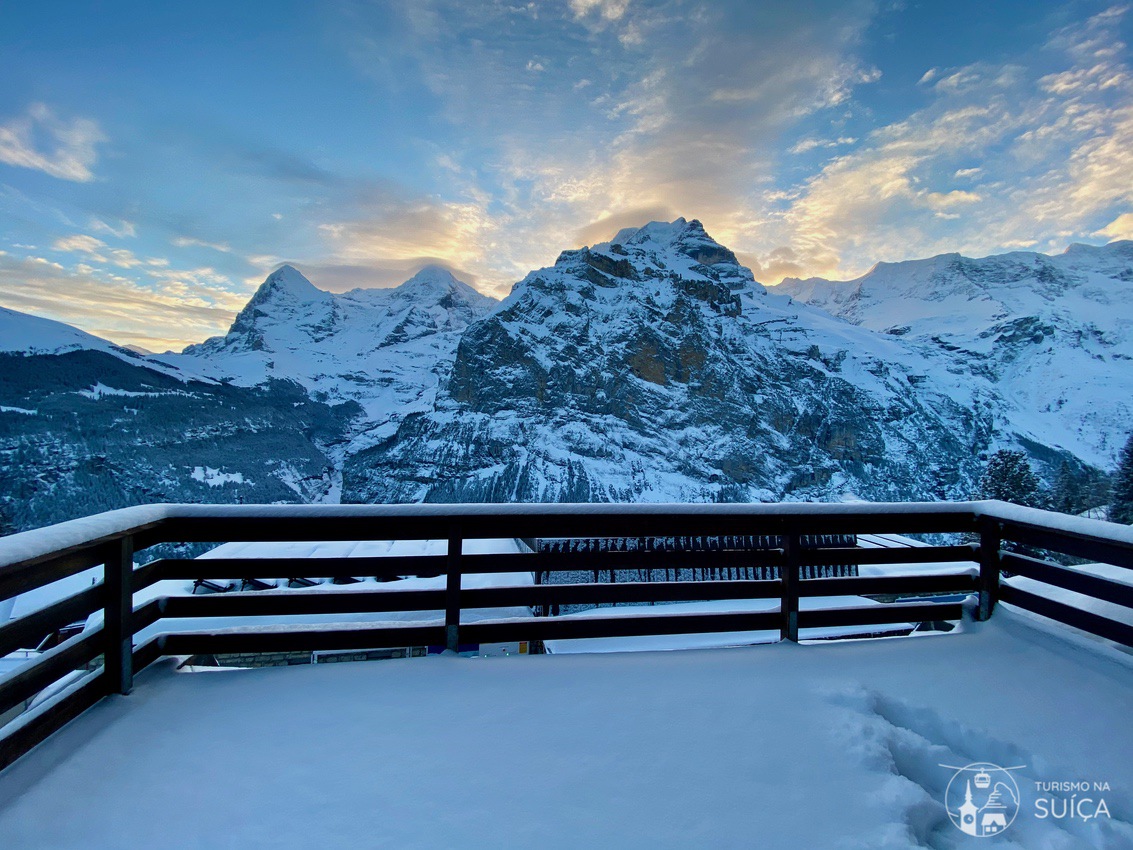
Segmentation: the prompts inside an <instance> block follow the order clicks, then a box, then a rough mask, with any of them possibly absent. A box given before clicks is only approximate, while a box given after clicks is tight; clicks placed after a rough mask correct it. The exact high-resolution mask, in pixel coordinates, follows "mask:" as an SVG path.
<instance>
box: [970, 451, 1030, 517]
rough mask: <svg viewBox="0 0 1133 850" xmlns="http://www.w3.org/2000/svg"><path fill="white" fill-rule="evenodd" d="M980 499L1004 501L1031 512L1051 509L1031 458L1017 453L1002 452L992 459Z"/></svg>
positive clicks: (983, 481) (983, 478)
mask: <svg viewBox="0 0 1133 850" xmlns="http://www.w3.org/2000/svg"><path fill="white" fill-rule="evenodd" d="M976 495H977V496H978V497H979V498H981V499H1001V500H1003V501H1004V502H1013V503H1015V504H1016V505H1025V506H1026V507H1029V508H1044V507H1046V506H1047V499H1046V494H1045V493H1043V489H1042V483H1041V482H1040V481H1039V478H1038V476H1037V475H1035V473H1034V470H1032V469H1031V465H1030V463H1028V462H1027V456H1026V455H1025V454H1023V453H1022V452H1020V451H1016V450H1014V449H1000V450H999V451H997V452H995V454H993V455H992V456H991V457H990V458H988V461H987V468H986V469H985V470H984V474H983V477H982V478H980V485H979V492H978V493H977V494H976Z"/></svg>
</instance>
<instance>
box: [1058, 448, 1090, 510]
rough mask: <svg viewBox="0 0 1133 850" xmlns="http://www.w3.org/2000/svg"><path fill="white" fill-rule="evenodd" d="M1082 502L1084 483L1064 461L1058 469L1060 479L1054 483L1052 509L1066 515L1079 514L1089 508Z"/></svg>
mask: <svg viewBox="0 0 1133 850" xmlns="http://www.w3.org/2000/svg"><path fill="white" fill-rule="evenodd" d="M1082 501H1083V494H1082V481H1081V479H1080V478H1079V477H1078V476H1077V475H1075V474H1074V471H1073V470H1072V469H1071V468H1070V464H1069V463H1067V462H1066V461H1062V465H1061V466H1060V467H1059V468H1058V478H1057V479H1056V480H1055V482H1054V498H1053V505H1052V507H1053V508H1054V509H1055V510H1056V511H1059V512H1061V513H1064V514H1079V513H1081V512H1082V511H1083V510H1085V508H1086V507H1088V506H1086V505H1083V504H1082Z"/></svg>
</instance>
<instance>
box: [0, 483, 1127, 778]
mask: <svg viewBox="0 0 1133 850" xmlns="http://www.w3.org/2000/svg"><path fill="white" fill-rule="evenodd" d="M867 533H905V534H908V533H920V534H933V535H955V536H956V539H964V540H970V541H973V542H970V543H962V544H956V545H937V546H923V547H915V548H900V549H892V548H878V549H862V548H855V547H835V548H825V549H822V548H806V547H804V546H803V545H802V543H803V538H804V536H807V535H811V536H813V535H840V534H867ZM658 535H666V536H675V535H687V536H690V537H709V536H711V537H721V536H729V535H765V536H772V537H774V538H776V540H777V542H778V544H779V545H778V546H777V547H774V548H771V549H766V550H760V551H751V550H729V549H727V548H720V549H717V550H714V551H700V552H666V551H629V552H626V551H605V552H601V551H598V552H595V551H590V552H561V553H555V554H546V553H544V554H540V553H534V552H528V553H516V554H498V555H482V554H468V553H466V552H465V551H464V550H465V546H464V544H465V541H466V540H470V539H477V538H500V537H506V538H520V539H531V538H556V539H563V538H589V539H595V538H615V537H616V538H626V537H649V536H658ZM438 539H440V540H447V541H448V545H447V553H446V554H444V555H423V556H414V557H383V558H317V559H280V558H251V559H221V558H213V559H194V560H177V559H157V560H153V561H150V562H148V563H144V564H143V565H141V566H136V565H135V563H136V560H137V556H138V554H139V553H142V552H144V550H146V549H148V548H150V547H152V546H155V545H157V544H167V543H200V542H215V541H229V542H234V541H304V540H305V541H334V540H438ZM1023 552H1027V553H1029V554H1023ZM1052 553H1053V554H1052ZM1040 554H1041V556H1040ZM1058 556H1069V557H1070V558H1080V559H1084V560H1087V561H1094V562H1104V563H1107V564H1113V565H1116V566H1118V567H1122V568H1126V569H1133V529H1129V528H1126V527H1123V526H1117V525H1113V524H1110V523H1103V522H1098V521H1094V520H1081V519H1076V518H1071V517H1064V516H1061V515H1058V514H1051V513H1047V512H1044V511H1037V510H1033V509H1027V508H1019V507H1016V506H1013V505H1007V504H1005V503H1002V502H966V503H918V504H887V505H876V504H874V505H871V504H855V505H814V504H790V505H685V506H676V505H402V506H360V505H359V506H299V507H295V506H289V507H284V506H279V507H260V506H194V505H157V506H147V507H139V508H128V509H125V510H121V511H114V512H111V513H108V514H102V515H100V516H98V517H92V518H89V519H86V520H77V521H75V522H71V523H64V524H62V525H59V526H55V527H52V528H49V529H41V530H38V531H33V532H27V533H24V534H17V535H13V536H11V537H8V538H5V539H3V540H0V602H2V601H4V600H6V599H9V598H12V597H14V596H16V595H18V594H21V593H25V592H27V591H30V590H33V589H35V588H39V587H42V586H44V585H47V584H50V583H52V582H55V581H59V580H61V579H64V578H67V577H69V576H72V575H75V574H77V573H80V572H82V571H84V570H88V569H90V568H92V567H97V566H99V565H102V566H103V581H102V582H100V583H96V584H94V585H92V586H91V587H89V588H86V589H84V590H82V591H81V592H78V593H75V594H74V595H72V596H69V597H67V598H65V599H63V600H61V601H58V602H55V603H54V604H51V605H49V606H48V607H45V608H43V609H41V610H39V611H36V612H34V613H32V614H29V615H27V616H23V617H20V618H18V619H15V620H12V621H10V622H8V623H6V624H3V625H0V656H4V655H5V654H7V653H9V652H12V651H13V650H16V649H19V648H21V647H27V646H29V645H35V644H36V643H37V642H38V641H39V640H40V639H41V638H42V637H43V636H44V635H46V634H49V633H53V632H55V631H57V630H59V629H61V628H63V627H65V626H66V625H67V624H69V623H74V622H75V621H76V620H82V619H84V618H86V617H87V616H88V615H90V614H92V613H94V612H96V611H99V610H101V611H102V612H103V623H102V625H101V626H98V627H96V628H93V629H88V630H86V631H83V632H82V633H80V634H78V635H75V636H73V637H71V638H69V639H66V640H64V641H62V642H61V643H59V644H58V645H57V646H55V647H53V648H51V649H49V650H47V651H45V652H43V653H42V654H40V655H39V656H37V657H36V658H35V659H34V660H33V661H31V662H29V663H27V664H24V665H23V666H21V667H19V668H17V669H16V670H15V671H14V672H12V673H11V674H9V675H8V676H7V677H5V678H3V679H0V717H2V716H3V715H4V714H5V712H10V711H11V710H12V709H13V708H15V707H18V706H19V705H20V704H21V703H22V702H26V701H28V700H29V699H31V698H32V697H33V696H34V695H35V694H37V693H39V692H41V691H42V690H43V689H44V688H46V687H48V686H51V685H53V684H54V683H56V682H58V681H59V680H60V679H61V678H63V677H65V676H67V675H69V674H72V673H73V671H76V670H80V669H88V670H89V673H88V674H87V675H85V676H83V677H81V678H80V679H79V680H78V681H76V682H75V683H74V684H72V685H71V686H70V687H67V688H64V689H62V690H61V691H60V692H59V693H57V694H56V695H54V696H53V697H52V698H51V699H50V700H48V701H47V702H45V703H44V704H43V705H42V706H40V707H38V708H37V709H35V710H33V711H30V712H27V713H25V714H24V715H22V716H21V717H19V718H18V719H17V720H15V721H13V722H10V723H9V724H8V725H7V726H6V727H3V728H0V768H3V767H4V766H6V765H8V764H10V763H11V762H13V761H14V760H15V759H16V758H18V757H19V756H20V755H22V754H23V753H25V752H27V751H28V750H29V749H31V748H32V747H33V746H35V745H36V744H37V743H39V742H40V741H42V740H44V739H45V738H46V737H47V736H48V735H50V734H51V733H52V732H54V731H55V730H57V729H59V728H60V727H61V726H63V725H64V724H65V723H67V722H68V721H70V720H71V719H72V718H74V717H76V716H78V715H79V714H81V713H82V712H83V711H85V710H86V709H87V708H89V707H90V706H92V705H93V704H94V703H96V702H98V701H99V700H100V699H102V698H103V697H104V696H107V695H109V694H126V693H129V692H130V690H131V688H132V686H133V676H134V674H135V673H136V672H138V671H139V670H141V669H143V668H144V667H146V666H148V665H149V664H151V663H153V662H154V661H155V660H157V659H158V658H159V657H161V656H163V655H178V656H181V655H199V654H216V653H254V652H286V651H319V650H350V649H358V650H362V649H375V648H381V647H406V646H414V645H418V646H421V645H442V646H447V647H448V648H450V649H456V648H457V647H458V646H459V645H460V644H462V643H481V644H482V643H495V642H507V641H517V640H522V641H542V640H556V639H575V638H605V637H618V636H630V635H658V634H683V633H688V634H696V633H711V632H734V631H761V630H773V631H778V633H779V636H780V639H782V640H789V641H797V640H798V638H799V630H800V629H807V628H823V627H832V626H872V625H881V624H887V623H916V622H925V621H929V622H939V621H956V620H959V619H961V604H960V603H957V602H955V601H948V602H940V601H932V600H931V599H929V598H927V597H928V596H930V595H932V594H957V593H965V594H967V593H974V594H978V597H979V608H978V615H977V616H978V617H979V618H980V619H986V618H988V617H990V616H991V615H992V612H993V610H994V608H995V605H996V602H997V601H999V600H1002V601H1004V602H1008V603H1010V604H1012V605H1016V606H1019V607H1021V608H1024V609H1027V610H1029V611H1032V612H1035V613H1037V614H1040V615H1042V616H1044V617H1047V618H1051V619H1054V620H1057V621H1060V622H1062V623H1064V624H1067V625H1070V626H1072V627H1074V628H1077V629H1081V630H1084V631H1087V632H1090V633H1092V634H1094V635H1097V636H1100V637H1103V638H1105V639H1107V640H1111V641H1114V642H1117V643H1120V644H1124V645H1126V646H1133V627H1131V626H1129V625H1127V624H1126V623H1123V622H1121V621H1119V620H1116V619H1111V618H1109V617H1105V616H1102V615H1099V614H1097V613H1093V612H1090V611H1087V610H1085V609H1083V608H1079V607H1076V606H1073V605H1069V604H1066V603H1063V602H1057V601H1054V600H1052V599H1050V598H1048V597H1045V596H1042V595H1040V594H1036V593H1033V592H1030V591H1025V590H1022V589H1020V588H1017V587H1014V586H1011V585H1009V584H1004V583H1001V581H1000V578H1001V575H1002V574H1004V573H1008V574H1016V575H1021V576H1025V577H1028V578H1032V579H1035V580H1036V581H1039V582H1043V583H1045V584H1047V585H1053V586H1056V587H1059V588H1064V589H1067V590H1071V591H1074V592H1077V593H1080V594H1084V595H1086V596H1088V597H1092V598H1094V599H1097V600H1102V601H1104V602H1107V603H1112V604H1115V605H1119V606H1124V607H1126V608H1133V587H1130V585H1129V584H1126V583H1122V582H1119V581H1112V580H1109V579H1106V578H1100V577H1097V576H1094V575H1089V574H1085V573H1082V572H1079V571H1075V570H1073V569H1071V568H1067V567H1065V566H1063V565H1061V564H1058V563H1056V562H1055V561H1054V560H1051V558H1053V557H1058ZM911 562H915V563H942V562H943V563H953V564H955V566H956V569H955V571H954V572H945V573H943V574H942V573H940V572H939V571H934V574H924V575H893V576H877V577H852V578H801V576H802V575H804V574H805V573H806V570H805V568H806V567H814V566H822V565H834V564H857V565H866V564H872V565H879V564H908V563H911ZM688 566H696V567H698V568H701V569H708V570H709V571H710V572H709V573H708V574H709V575H715V576H740V575H744V574H745V570H748V568H752V567H775V568H777V572H778V575H779V578H776V579H772V580H767V579H747V578H731V577H729V578H716V579H713V580H709V581H697V582H680V581H662V582H650V583H635V582H630V583H626V582H618V583H613V582H597V583H587V584H537V585H532V586H522V587H496V588H463V587H462V582H461V577H462V575H466V574H473V573H512V572H527V571H530V572H533V573H535V572H539V573H543V574H546V573H549V572H554V571H556V570H563V571H567V570H569V571H575V570H588V571H599V573H600V572H602V571H605V572H607V574H608V575H610V576H611V577H612V576H613V575H614V574H615V573H616V572H617V571H619V570H637V569H642V570H650V571H652V570H666V569H674V570H676V569H679V568H682V567H688ZM314 571H317V572H318V573H319V574H321V575H323V576H326V577H333V576H336V575H347V574H349V575H358V574H367V575H373V576H376V577H379V578H390V579H392V578H397V577H404V576H417V575H421V576H440V575H443V576H445V577H446V586H445V588H444V589H441V590H391V589H389V586H388V585H387V586H385V587H382V588H380V589H375V590H357V589H355V590H350V591H340V590H327V589H321V590H318V591H304V590H294V591H290V592H287V593H279V594H231V595H211V596H186V597H163V598H157V599H152V600H150V601H147V602H145V603H143V604H141V605H139V606H137V607H135V605H134V594H135V593H137V592H138V591H141V590H144V589H145V588H147V587H150V586H151V585H153V584H154V583H155V582H158V581H161V580H166V579H180V580H198V579H220V578H227V577H231V576H234V575H236V576H243V577H247V578H249V579H256V578H269V577H278V576H283V575H304V576H309V575H314V574H315V572H314ZM748 574H755V572H754V570H751V571H750V572H749V573H748ZM876 595H893V596H905V597H908V596H925V597H926V599H925V600H924V601H913V602H904V603H890V604H883V605H878V604H873V605H869V606H860V605H858V606H855V605H851V606H850V607H838V608H825V609H823V608H819V609H808V608H803V609H800V604H799V600H800V598H804V597H837V596H852V597H864V596H876ZM749 599H768V600H777V601H778V604H777V606H776V608H775V609H774V610H770V611H756V612H720V613H700V614H674V613H665V609H664V608H663V607H662V608H643V609H641V613H637V612H635V613H634V614H633V615H632V616H626V617H616V618H609V617H598V616H571V617H537V618H526V619H504V620H495V621H493V620H488V621H476V622H462V621H461V613H462V611H470V610H471V609H490V608H504V607H511V606H531V607H532V608H539V609H542V610H548V609H550V608H551V607H552V606H556V605H571V604H608V603H642V602H676V601H684V600H698V601H703V600H749ZM405 611H443V612H444V618H443V622H440V621H437V622H436V623H428V624H422V625H374V626H366V625H361V626H350V627H346V626H341V625H339V626H328V625H314V626H270V627H263V626H259V627H238V628H234V629H225V630H224V631H174V632H168V633H161V632H159V633H158V634H156V635H154V636H153V637H149V638H147V639H145V640H144V641H142V642H140V643H139V642H136V636H137V635H138V634H139V633H140V632H142V631H143V630H147V629H149V630H150V631H151V632H152V629H151V628H150V627H153V626H155V624H160V623H161V622H162V621H168V620H171V619H173V618H184V617H229V616H230V617H234V618H241V620H242V621H244V622H246V619H245V618H255V617H260V616H265V617H267V616H279V615H308V614H310V615H314V614H347V613H368V612H405ZM159 628H160V627H159ZM100 658H101V664H99V663H98V659H100Z"/></svg>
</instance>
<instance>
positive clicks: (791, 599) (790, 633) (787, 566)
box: [779, 529, 802, 643]
mask: <svg viewBox="0 0 1133 850" xmlns="http://www.w3.org/2000/svg"><path fill="white" fill-rule="evenodd" d="M801 544H802V537H801V535H800V534H799V533H798V532H797V531H795V530H793V529H792V530H789V531H787V532H785V533H784V534H783V566H782V567H780V569H779V579H780V581H781V583H782V586H783V595H782V598H781V599H780V602H779V611H780V624H779V639H780V640H789V641H794V642H796V643H797V642H798V640H799V548H800V546H801Z"/></svg>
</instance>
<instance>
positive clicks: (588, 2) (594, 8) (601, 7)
mask: <svg viewBox="0 0 1133 850" xmlns="http://www.w3.org/2000/svg"><path fill="white" fill-rule="evenodd" d="M570 8H571V11H572V12H574V14H575V17H578V18H584V17H586V16H587V15H589V14H591V13H597V14H598V15H599V16H600V17H602V18H604V19H605V20H607V21H616V20H619V19H620V18H621V17H622V16H623V15H625V13H626V9H628V8H629V0H570Z"/></svg>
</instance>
